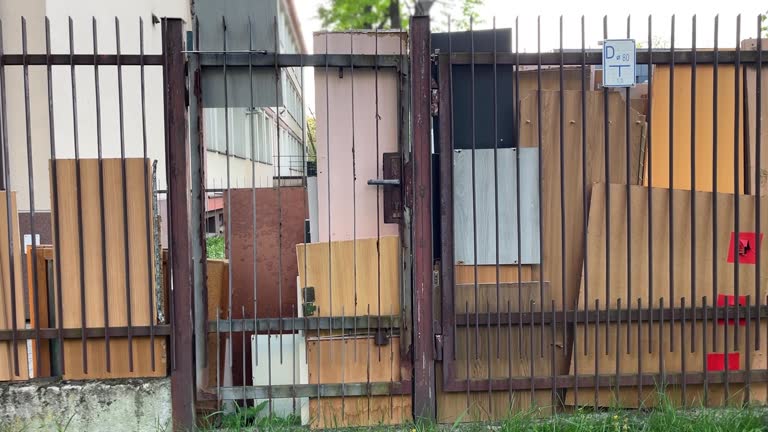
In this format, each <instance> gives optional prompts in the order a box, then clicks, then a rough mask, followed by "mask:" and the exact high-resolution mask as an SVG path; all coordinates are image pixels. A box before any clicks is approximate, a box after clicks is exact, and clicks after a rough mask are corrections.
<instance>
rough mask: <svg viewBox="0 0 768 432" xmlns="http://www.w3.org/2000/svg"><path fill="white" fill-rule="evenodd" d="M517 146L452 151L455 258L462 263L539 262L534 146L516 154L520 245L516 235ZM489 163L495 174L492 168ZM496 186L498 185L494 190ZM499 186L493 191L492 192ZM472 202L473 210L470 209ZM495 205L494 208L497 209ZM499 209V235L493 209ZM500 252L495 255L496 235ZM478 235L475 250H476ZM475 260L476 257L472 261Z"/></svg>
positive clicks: (536, 154)
mask: <svg viewBox="0 0 768 432" xmlns="http://www.w3.org/2000/svg"><path fill="white" fill-rule="evenodd" d="M517 154H518V149H516V148H503V149H498V151H497V152H496V155H495V156H494V151H493V150H490V149H480V150H477V151H475V152H474V157H473V152H472V151H471V150H469V151H467V150H454V154H453V200H454V201H453V208H454V218H453V220H454V229H453V233H454V244H455V252H454V259H455V260H456V262H457V263H464V264H474V263H475V262H477V264H486V265H487V264H494V265H495V264H496V262H497V260H498V262H499V264H516V263H517V262H518V260H519V261H520V262H522V263H523V264H535V263H538V262H539V195H538V188H537V185H538V182H537V180H538V176H539V173H538V172H539V169H538V164H537V160H538V154H539V152H538V148H522V149H520V150H519V154H520V156H519V157H520V160H519V165H520V188H519V189H520V199H519V204H520V210H519V213H520V245H519V248H520V249H519V253H518V235H517V214H518V209H517V204H518V199H517V191H518V187H517V174H516V173H517V166H518V161H517V157H518V156H517ZM494 163H495V164H496V165H495V166H496V167H497V172H494ZM497 185H498V189H497ZM497 190H498V193H496V191H497ZM473 203H474V212H473ZM497 204H498V207H497ZM497 211H498V217H499V223H498V233H497V230H496V228H497V225H496V212H497ZM497 235H498V237H499V256H498V258H497V257H496V237H497ZM475 238H477V249H475V242H474V240H475ZM475 258H477V259H475Z"/></svg>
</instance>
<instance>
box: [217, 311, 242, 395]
mask: <svg viewBox="0 0 768 432" xmlns="http://www.w3.org/2000/svg"><path fill="white" fill-rule="evenodd" d="M240 318H242V320H243V322H245V305H241V306H240ZM230 322H231V321H230ZM230 327H231V326H230ZM240 344H241V346H242V347H243V349H242V350H241V351H242V359H241V361H242V364H241V365H240V366H241V368H242V369H241V371H240V373H242V374H243V375H242V376H243V380H242V382H241V383H240V384H241V385H242V389H243V408H245V407H247V406H248V399H246V397H245V386H246V384H247V379H246V375H245V353H246V351H247V350H246V349H245V329H243V331H241V332H240ZM217 361H218V359H217Z"/></svg>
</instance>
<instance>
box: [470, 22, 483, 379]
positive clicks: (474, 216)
mask: <svg viewBox="0 0 768 432" xmlns="http://www.w3.org/2000/svg"><path fill="white" fill-rule="evenodd" d="M469 40H470V45H469V47H470V54H471V57H470V58H471V60H470V64H469V68H470V78H469V80H470V81H469V88H470V90H469V91H470V104H471V105H472V107H471V109H470V119H471V120H470V121H471V128H472V153H471V155H472V269H473V271H474V278H473V287H474V297H473V298H474V302H475V309H474V311H475V360H478V359H479V358H480V313H479V312H480V307H479V305H480V303H479V299H480V294H478V291H479V287H478V285H479V284H478V283H477V279H478V271H477V267H478V266H477V181H476V180H477V178H476V166H475V163H476V162H475V160H476V155H477V129H476V119H475V30H474V26H473V19H472V17H471V16H470V17H469ZM467 379H469V377H467Z"/></svg>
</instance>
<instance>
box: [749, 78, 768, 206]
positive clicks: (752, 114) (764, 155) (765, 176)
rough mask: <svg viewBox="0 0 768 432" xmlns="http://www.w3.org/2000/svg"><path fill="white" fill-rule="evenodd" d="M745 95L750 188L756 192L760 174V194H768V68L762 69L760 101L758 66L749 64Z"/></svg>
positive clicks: (752, 191)
mask: <svg viewBox="0 0 768 432" xmlns="http://www.w3.org/2000/svg"><path fill="white" fill-rule="evenodd" d="M744 80H745V81H744V85H745V86H746V88H745V95H746V96H745V97H746V101H747V105H746V109H747V112H746V125H745V128H746V133H747V143H748V147H749V158H748V161H749V166H748V171H747V172H748V173H749V184H748V190H750V191H751V193H752V194H755V193H756V192H755V190H756V187H755V176H757V175H759V176H760V185H759V190H760V195H766V194H768V104H766V98H765V96H763V95H764V94H765V91H768V68H766V67H763V70H762V71H761V81H762V82H761V86H760V91H761V98H760V100H759V101H758V97H757V96H758V93H757V67H756V66H747V67H746V73H745V75H744ZM758 105H759V106H760V109H761V110H762V111H761V113H760V118H759V119H758V117H757V107H758ZM758 122H760V137H759V138H760V139H759V141H760V159H762V160H761V161H760V162H758V161H757V144H758V136H757V126H758Z"/></svg>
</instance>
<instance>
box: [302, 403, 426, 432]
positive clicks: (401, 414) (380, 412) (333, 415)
mask: <svg viewBox="0 0 768 432" xmlns="http://www.w3.org/2000/svg"><path fill="white" fill-rule="evenodd" d="M412 412H413V407H412V405H411V396H410V395H402V396H371V397H346V398H340V397H332V398H330V397H329V398H320V399H310V401H309V413H310V414H309V420H310V427H311V428H312V429H327V428H339V427H354V426H373V425H402V424H407V423H409V422H410V421H411V420H412V419H413V415H412Z"/></svg>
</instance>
